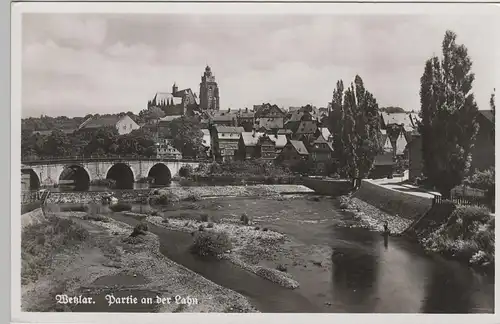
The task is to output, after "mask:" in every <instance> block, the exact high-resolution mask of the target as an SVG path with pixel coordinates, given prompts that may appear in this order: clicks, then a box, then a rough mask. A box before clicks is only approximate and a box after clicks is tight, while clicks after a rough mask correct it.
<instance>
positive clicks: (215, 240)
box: [191, 232, 232, 256]
mask: <svg viewBox="0 0 500 324" xmlns="http://www.w3.org/2000/svg"><path fill="white" fill-rule="evenodd" d="M231 248H232V245H231V241H230V240H229V236H228V235H227V234H226V233H214V232H201V233H199V234H198V235H197V236H196V237H195V239H194V242H193V245H192V246H191V252H193V253H195V254H198V255H201V256H219V255H221V254H223V253H224V252H226V251H227V250H230V249H231Z"/></svg>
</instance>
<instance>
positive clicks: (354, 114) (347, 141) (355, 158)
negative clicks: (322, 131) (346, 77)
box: [331, 75, 381, 179]
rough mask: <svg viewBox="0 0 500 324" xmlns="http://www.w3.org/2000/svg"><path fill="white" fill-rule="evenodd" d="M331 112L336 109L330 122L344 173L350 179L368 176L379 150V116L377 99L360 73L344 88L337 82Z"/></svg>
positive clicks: (340, 82)
mask: <svg viewBox="0 0 500 324" xmlns="http://www.w3.org/2000/svg"><path fill="white" fill-rule="evenodd" d="M334 109H335V110H334ZM332 111H335V113H332V118H331V123H332V125H333V127H334V129H333V137H334V142H335V151H336V154H337V155H338V157H339V164H340V165H339V166H340V170H341V173H342V174H343V175H346V176H348V177H349V178H351V179H356V178H366V177H367V176H368V175H369V173H370V171H371V170H372V168H373V163H374V161H375V157H376V156H377V155H378V154H379V153H380V148H381V138H380V115H379V109H378V104H377V101H376V100H375V98H374V96H373V95H372V94H371V93H370V92H369V91H367V90H366V89H365V87H364V84H363V80H362V79H361V77H360V76H358V75H357V76H356V77H355V79H354V83H352V84H351V86H350V87H349V88H347V89H346V90H345V91H343V83H342V81H339V82H337V89H336V90H335V91H334V98H333V102H332Z"/></svg>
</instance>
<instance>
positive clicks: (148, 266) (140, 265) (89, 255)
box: [22, 212, 256, 312]
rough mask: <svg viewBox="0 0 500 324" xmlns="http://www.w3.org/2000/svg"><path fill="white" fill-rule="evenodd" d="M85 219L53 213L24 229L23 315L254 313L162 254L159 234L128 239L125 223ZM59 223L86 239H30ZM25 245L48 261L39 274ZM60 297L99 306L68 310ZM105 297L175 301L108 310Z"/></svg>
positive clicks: (245, 303) (82, 214)
mask: <svg viewBox="0 0 500 324" xmlns="http://www.w3.org/2000/svg"><path fill="white" fill-rule="evenodd" d="M85 216H87V213H85V212H57V213H49V214H48V215H47V218H46V219H45V221H42V222H41V223H39V224H37V225H36V226H27V227H26V228H25V229H24V231H23V240H24V241H23V247H24V249H23V257H22V260H23V272H22V278H23V284H22V309H23V311H92V312H95V311H102V312H110V311H121V312H123V311H148V312H255V311H256V310H255V308H254V307H253V306H252V305H251V304H250V303H249V301H248V300H247V299H246V298H245V297H243V296H242V295H240V294H238V293H236V292H233V291H231V290H229V289H226V288H223V287H221V286H218V285H216V284H215V283H213V282H211V281H209V280H207V279H205V278H203V277H201V276H199V275H198V274H196V273H194V272H192V271H191V270H189V269H187V268H185V267H183V266H181V265H179V264H176V263H175V262H173V261H171V260H169V259H167V258H166V257H164V256H163V255H162V254H161V253H160V252H159V240H158V237H157V236H156V235H154V234H152V233H149V232H146V235H143V236H140V237H136V238H130V233H131V232H132V227H131V226H129V225H127V224H124V223H121V222H117V221H114V220H113V219H110V218H106V217H105V218H103V219H102V220H104V221H92V220H86V219H85ZM60 222H63V223H64V224H66V227H71V228H75V229H77V232H78V233H86V234H81V235H80V236H81V239H80V240H75V242H78V244H67V243H68V242H67V239H65V238H64V235H62V236H61V239H60V241H61V242H62V243H61V242H60V243H61V244H59V245H56V244H52V245H49V246H48V247H47V245H46V244H44V242H40V241H39V239H38V238H36V235H31V236H30V235H26V233H34V231H36V232H38V233H40V231H45V232H50V229H53V228H54V224H55V223H60ZM27 246H37V249H36V250H37V251H36V252H37V253H38V254H42V255H43V256H44V259H43V260H44V261H43V262H39V263H40V265H39V266H38V267H37V269H38V270H37V271H26V269H29V268H30V260H32V259H33V255H31V258H30V255H29V251H32V252H33V249H26V247H27ZM61 246H62V247H63V248H61ZM47 248H48V249H47ZM31 254H33V253H31ZM31 265H33V262H31ZM31 268H34V267H33V266H31ZM35 272H36V273H35ZM33 273H35V275H33ZM30 274H31V275H30ZM58 294H66V295H68V296H76V295H83V296H85V297H92V298H93V299H94V300H95V301H96V303H95V304H90V305H78V306H75V307H69V305H62V304H57V303H56V302H55V297H56V295H58ZM106 294H114V295H115V296H120V295H124V294H125V295H124V296H126V295H134V296H136V297H137V298H138V299H139V300H140V298H141V297H151V298H153V299H154V300H156V299H155V298H156V296H159V297H161V298H168V297H170V298H172V302H171V303H165V304H163V303H160V304H157V303H152V304H141V303H138V304H126V305H123V304H122V305H116V304H115V305H111V306H108V304H107V303H106V300H105V299H104V296H105V295H106ZM176 296H180V297H182V298H184V299H180V303H178V302H175V297H176ZM188 297H189V298H188ZM194 299H196V303H191V304H190V305H189V304H188V303H187V302H186V303H182V300H184V301H189V300H191V301H193V300H194Z"/></svg>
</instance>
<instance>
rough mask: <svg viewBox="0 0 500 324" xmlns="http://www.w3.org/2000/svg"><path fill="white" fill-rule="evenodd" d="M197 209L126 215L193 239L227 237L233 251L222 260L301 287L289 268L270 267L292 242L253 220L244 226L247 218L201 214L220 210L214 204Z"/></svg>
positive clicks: (199, 205) (177, 207)
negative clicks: (205, 234) (202, 234)
mask: <svg viewBox="0 0 500 324" xmlns="http://www.w3.org/2000/svg"><path fill="white" fill-rule="evenodd" d="M195 206H196V207H193V203H186V202H181V203H178V204H176V205H175V206H166V207H163V208H162V207H160V206H155V207H149V206H148V207H149V208H148V209H149V210H142V211H140V212H138V213H137V212H125V213H124V215H127V216H129V217H134V218H136V219H139V220H141V221H146V222H150V223H152V224H154V225H156V226H159V227H163V228H166V229H168V230H173V231H180V232H185V233H191V234H192V235H193V236H194V235H196V233H198V232H200V230H201V231H203V232H208V233H225V234H227V235H228V237H229V239H230V241H231V245H232V248H231V250H230V251H226V253H224V254H223V255H222V256H221V257H222V258H224V259H227V260H229V261H231V262H232V263H233V264H235V265H237V266H239V267H241V268H243V269H245V270H247V271H249V272H252V273H254V274H256V275H258V276H260V277H263V278H265V279H268V280H270V281H272V282H274V283H276V284H279V285H280V286H283V287H286V288H290V289H295V288H297V287H299V283H298V282H297V281H296V280H294V279H293V277H292V276H291V275H290V274H288V273H286V268H284V267H283V265H282V264H279V263H278V264H276V265H275V267H276V269H273V268H270V267H269V263H270V262H272V261H275V260H276V259H277V255H278V254H283V248H284V246H285V243H286V242H289V241H290V238H288V237H287V236H286V235H284V234H282V233H278V232H275V231H271V230H269V229H268V228H265V227H259V226H255V224H252V221H251V220H249V224H248V225H245V224H243V223H242V221H241V220H240V218H244V217H247V216H246V215H245V216H244V215H239V216H238V215H234V218H229V219H228V218H218V217H215V215H208V214H206V213H198V210H200V209H202V210H206V209H209V208H214V210H217V209H218V208H217V207H218V206H217V205H216V204H212V203H211V202H206V203H204V202H198V203H196V204H195ZM157 208H159V209H157ZM289 252H290V251H289ZM285 254H287V253H285ZM288 254H291V253H288Z"/></svg>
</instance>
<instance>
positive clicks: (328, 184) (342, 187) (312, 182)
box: [303, 178, 352, 197]
mask: <svg viewBox="0 0 500 324" xmlns="http://www.w3.org/2000/svg"><path fill="white" fill-rule="evenodd" d="M303 183H304V186H306V187H308V188H311V189H312V190H314V191H315V192H316V193H317V194H319V195H326V196H333V197H338V196H342V195H346V194H348V193H349V191H350V190H351V189H352V183H351V181H349V180H335V179H314V178H304V180H303Z"/></svg>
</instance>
